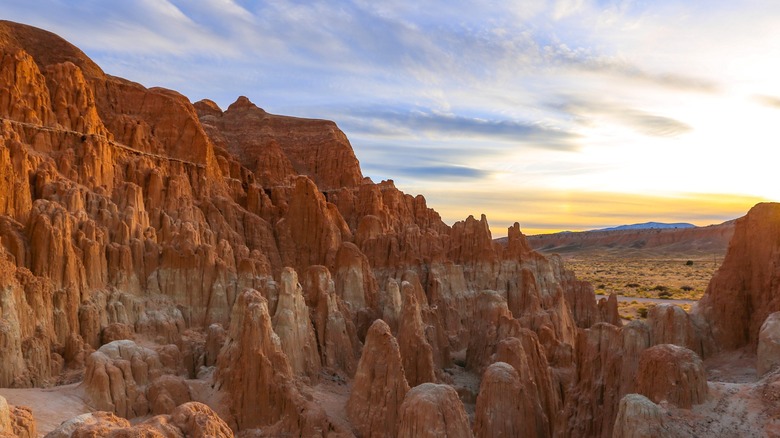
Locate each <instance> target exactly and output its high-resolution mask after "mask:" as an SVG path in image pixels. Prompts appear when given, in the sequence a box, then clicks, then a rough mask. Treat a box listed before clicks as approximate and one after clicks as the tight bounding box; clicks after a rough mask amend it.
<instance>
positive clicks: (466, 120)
mask: <svg viewBox="0 0 780 438" xmlns="http://www.w3.org/2000/svg"><path fill="white" fill-rule="evenodd" d="M342 125H343V126H344V127H345V128H346V129H349V130H352V131H355V132H358V133H361V134H370V135H373V136H377V137H385V138H393V137H396V138H398V137H407V138H408V137H417V138H421V137H432V138H436V139H443V138H478V139H480V140H483V141H498V142H510V143H514V144H522V145H524V146H529V147H534V148H541V149H550V150H556V151H576V150H577V149H578V144H577V140H578V138H579V137H578V135H577V134H574V133H572V132H568V131H565V130H562V129H556V128H554V127H551V126H546V125H544V124H542V123H534V122H526V121H521V120H510V119H496V118H482V117H469V116H463V115H457V114H443V113H437V112H433V111H421V110H407V111H403V110H399V111H389V110H385V109H382V108H367V109H353V110H350V111H347V112H346V117H345V119H344V122H342Z"/></svg>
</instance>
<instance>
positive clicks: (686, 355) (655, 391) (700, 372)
mask: <svg viewBox="0 0 780 438" xmlns="http://www.w3.org/2000/svg"><path fill="white" fill-rule="evenodd" d="M636 391H637V392H638V393H639V394H642V395H644V396H646V397H647V398H649V399H650V400H652V401H653V402H655V403H660V402H661V401H666V402H669V403H671V404H673V405H675V406H677V407H679V408H683V409H690V408H691V407H693V405H697V404H700V403H704V401H705V400H706V399H707V393H708V387H707V375H706V372H705V370H704V365H703V363H702V361H701V358H699V356H697V355H696V353H694V352H693V351H691V350H689V349H687V348H685V347H680V346H677V345H672V344H661V345H656V346H653V347H650V348H648V349H646V350H644V351H643V352H642V354H641V356H640V360H639V370H638V371H637V374H636Z"/></svg>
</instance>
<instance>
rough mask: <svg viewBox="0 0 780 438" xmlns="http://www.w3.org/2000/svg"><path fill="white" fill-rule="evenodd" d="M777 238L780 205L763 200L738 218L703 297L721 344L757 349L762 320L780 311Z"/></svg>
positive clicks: (729, 347)
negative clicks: (726, 248) (763, 201)
mask: <svg viewBox="0 0 780 438" xmlns="http://www.w3.org/2000/svg"><path fill="white" fill-rule="evenodd" d="M777 242H780V204H775V203H762V204H758V205H756V206H755V207H753V208H751V209H750V211H749V212H748V214H747V215H746V216H744V217H742V218H739V219H737V221H736V224H735V229H734V237H733V238H732V239H731V242H730V243H729V249H728V252H727V253H726V258H725V259H724V260H723V264H722V265H721V266H720V268H719V269H718V271H717V272H716V273H715V275H714V276H713V278H712V280H711V281H710V284H709V286H708V287H707V290H706V291H705V292H704V296H703V297H702V299H701V301H700V302H699V309H700V313H701V314H702V316H703V317H704V319H705V320H707V321H709V322H710V324H711V327H712V334H713V336H714V338H715V341H716V344H717V345H718V346H719V347H720V348H721V349H725V350H733V349H736V348H740V347H743V346H749V347H750V348H751V349H753V350H755V348H757V344H758V337H759V331H760V329H761V324H763V323H764V321H765V320H766V318H767V317H768V316H769V314H770V313H773V312H777V311H780V303H778V301H777V299H776V297H777V296H779V295H780V292H778V284H780V283H778V281H777V278H778V275H780V273H779V272H778V268H777V266H776V265H777V263H776V261H777V258H778V254H780V252H778V246H777Z"/></svg>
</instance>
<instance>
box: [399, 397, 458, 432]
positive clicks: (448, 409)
mask: <svg viewBox="0 0 780 438" xmlns="http://www.w3.org/2000/svg"><path fill="white" fill-rule="evenodd" d="M472 436H473V435H472V433H471V428H470V427H469V420H468V417H467V416H466V411H465V410H464V409H463V403H461V401H460V399H458V394H457V392H455V390H454V389H452V387H451V386H447V385H437V384H434V383H423V384H422V385H419V386H415V387H414V388H412V390H411V391H409V392H408V393H407V394H406V397H405V398H404V402H403V403H402V404H401V412H400V420H399V427H398V437H399V438H413V437H421V438H434V437H447V438H470V437H472Z"/></svg>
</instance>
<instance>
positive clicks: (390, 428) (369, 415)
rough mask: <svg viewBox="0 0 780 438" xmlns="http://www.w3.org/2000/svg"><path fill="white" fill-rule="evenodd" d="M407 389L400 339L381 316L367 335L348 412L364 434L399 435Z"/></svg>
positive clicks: (361, 434) (369, 435) (356, 426)
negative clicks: (401, 412)
mask: <svg viewBox="0 0 780 438" xmlns="http://www.w3.org/2000/svg"><path fill="white" fill-rule="evenodd" d="M407 392H409V384H408V383H407V382H406V377H405V376H404V368H403V365H402V364H401V353H400V349H399V347H398V342H397V341H396V340H395V338H394V337H393V335H392V333H390V327H388V325H387V324H386V323H385V322H384V321H382V320H381V319H378V320H376V321H374V323H373V324H372V325H371V328H370V329H369V330H368V334H367V335H366V343H365V345H364V347H363V354H362V356H361V357H360V362H359V363H358V367H357V372H356V373H355V380H354V382H353V383H352V391H351V392H350V394H349V400H348V401H347V415H348V416H349V419H350V421H351V422H352V425H353V427H354V428H355V429H356V430H357V432H358V433H359V434H360V436H363V437H366V438H369V437H371V438H374V437H395V436H396V434H397V430H398V427H399V418H400V409H401V403H402V402H403V401H404V397H405V396H406V393H407Z"/></svg>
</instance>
